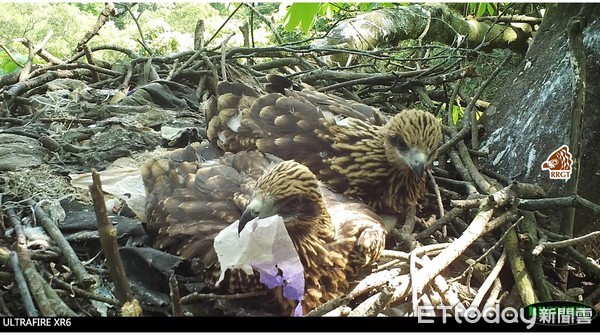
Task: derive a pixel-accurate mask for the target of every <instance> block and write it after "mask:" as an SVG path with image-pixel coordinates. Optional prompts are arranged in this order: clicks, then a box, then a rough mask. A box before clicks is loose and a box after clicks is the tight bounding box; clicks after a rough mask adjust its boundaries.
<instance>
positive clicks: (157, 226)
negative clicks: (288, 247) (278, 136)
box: [141, 143, 386, 315]
mask: <svg viewBox="0 0 600 335" xmlns="http://www.w3.org/2000/svg"><path fill="white" fill-rule="evenodd" d="M202 150H203V146H202V145H200V144H198V143H194V144H192V145H189V146H188V147H186V148H185V149H178V150H175V151H173V152H170V153H169V154H168V155H167V156H166V157H162V158H152V159H148V160H147V161H146V162H144V164H143V166H142V168H141V170H142V178H143V181H144V186H145V188H146V194H147V204H146V215H147V224H146V230H147V231H148V233H149V234H150V235H151V236H154V242H153V246H154V247H155V248H158V249H162V250H165V251H168V252H170V253H173V254H177V255H180V256H181V257H182V258H184V259H194V258H197V259H198V260H199V261H201V262H202V264H203V265H204V273H203V276H204V279H205V281H206V282H207V283H208V284H209V285H212V286H216V287H215V288H216V290H217V292H220V293H239V292H246V291H251V290H254V289H256V288H258V287H264V286H261V284H260V283H259V279H258V275H257V274H256V271H255V273H254V275H247V274H246V273H245V272H244V271H242V270H237V269H234V270H232V269H227V270H226V272H225V278H224V280H223V281H221V282H220V283H219V284H218V285H216V284H215V283H216V282H217V278H218V277H219V274H220V265H219V262H218V258H217V254H216V252H215V249H214V246H213V241H214V239H215V236H216V235H217V234H218V233H219V232H220V231H221V230H222V229H224V228H225V227H227V226H229V225H230V224H231V223H232V222H234V221H236V220H237V219H240V222H239V227H240V228H239V229H240V231H241V229H242V228H243V227H244V225H245V224H246V223H247V222H248V221H249V220H251V219H252V218H254V217H259V218H265V217H269V216H273V215H279V216H280V217H281V218H282V219H283V222H284V224H285V228H286V230H287V232H288V234H289V236H290V238H291V240H292V242H293V245H294V248H295V249H296V250H297V253H298V257H299V259H300V262H301V263H302V266H303V268H304V278H305V290H304V297H303V300H302V309H303V311H304V313H306V312H308V311H310V310H311V309H313V308H315V307H316V306H318V305H320V304H322V303H324V302H325V301H327V300H330V299H332V298H334V297H337V296H340V295H342V294H344V293H346V291H347V289H348V288H349V282H348V276H350V275H352V274H354V273H355V272H356V271H357V270H360V269H361V268H364V267H365V266H367V265H369V264H371V263H372V262H374V261H376V260H377V259H378V258H379V255H380V253H381V251H382V250H383V248H384V244H385V236H386V231H385V228H384V226H383V223H382V222H381V219H380V218H379V217H378V216H377V215H376V214H374V213H373V212H372V211H371V210H370V208H369V207H368V206H366V205H364V204H362V203H360V202H358V201H354V200H351V199H348V198H347V197H345V196H343V195H340V194H336V193H333V192H331V191H330V190H328V189H327V188H326V187H324V186H322V185H321V184H320V183H319V182H318V180H317V179H316V177H315V175H314V174H313V173H312V172H311V171H310V170H309V169H308V168H306V167H305V166H303V165H301V164H299V163H296V162H294V161H281V160H280V159H278V158H276V157H273V156H268V155H267V156H265V155H264V154H262V153H260V152H256V151H252V152H239V153H236V154H232V153H226V154H225V155H224V156H223V157H220V158H218V159H213V160H209V161H204V159H203V152H202ZM272 292H273V294H274V296H275V299H276V301H277V302H278V303H279V305H280V307H281V310H282V312H283V314H284V315H291V313H292V311H293V310H294V308H295V306H296V305H297V302H293V301H289V300H288V299H285V298H284V297H283V295H282V290H281V287H279V288H276V289H274V290H273V291H272Z"/></svg>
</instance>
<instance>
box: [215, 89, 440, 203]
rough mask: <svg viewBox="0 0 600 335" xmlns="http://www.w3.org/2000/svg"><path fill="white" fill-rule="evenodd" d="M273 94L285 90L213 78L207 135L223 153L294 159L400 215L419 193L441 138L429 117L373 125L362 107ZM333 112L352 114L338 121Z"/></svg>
mask: <svg viewBox="0 0 600 335" xmlns="http://www.w3.org/2000/svg"><path fill="white" fill-rule="evenodd" d="M272 78H273V77H271V79H272ZM272 86H273V85H272ZM275 91H280V92H284V95H282V94H280V93H271V94H262V95H261V94H260V93H257V92H256V91H254V90H253V89H251V88H249V87H247V86H245V85H244V84H240V83H227V82H221V83H219V85H218V87H217V95H216V97H213V98H212V99H211V100H210V101H208V102H207V104H206V105H205V110H206V116H207V120H208V122H209V123H208V127H207V135H208V138H209V140H211V141H213V142H214V143H217V144H218V145H219V146H220V147H221V148H222V149H223V150H225V151H231V152H238V151H241V150H255V149H257V150H259V151H261V152H265V153H270V154H273V155H276V156H278V157H281V158H282V159H295V160H297V161H299V162H301V163H303V164H304V165H306V166H308V167H309V168H310V169H311V171H312V172H313V173H315V175H316V176H317V178H318V179H319V180H321V181H323V182H325V183H327V184H328V185H329V186H330V187H331V188H332V189H334V190H335V191H337V192H340V193H344V194H346V195H348V196H351V197H353V198H357V199H360V200H362V201H364V202H366V203H367V204H369V205H371V206H372V207H373V208H374V209H376V210H377V211H383V212H399V211H402V209H403V208H404V207H405V206H407V205H412V204H415V203H416V202H417V201H418V200H419V199H420V198H422V196H423V193H424V191H425V174H424V173H423V172H424V170H425V169H426V168H427V167H428V164H429V163H430V162H431V160H432V159H433V157H432V154H433V153H434V151H435V149H436V148H437V147H438V145H439V143H440V141H441V138H442V131H441V126H440V124H439V122H438V121H437V120H436V119H435V117H434V116H433V115H432V114H430V113H427V112H424V111H420V110H416V109H410V110H405V111H402V112H400V113H398V114H396V115H394V116H393V117H391V118H390V119H389V120H388V121H387V122H386V123H385V124H384V125H381V126H379V125H376V124H373V122H375V123H376V122H377V120H378V119H379V117H378V115H380V114H379V113H378V112H377V111H376V110H375V109H374V108H371V109H369V108H366V107H365V106H366V105H361V104H352V103H349V102H348V103H346V104H343V103H342V102H341V101H345V100H343V99H341V98H339V97H330V98H329V99H327V97H328V96H327V95H325V94H321V93H318V94H316V93H315V92H312V91H310V90H303V91H300V92H298V91H292V90H289V89H284V88H276V89H275ZM315 97H318V98H315ZM356 106H359V107H356ZM367 107H368V106H367ZM349 110H352V111H353V113H350V112H348V111H349ZM332 111H333V112H336V111H337V112H339V111H341V113H342V114H343V115H351V116H353V117H348V118H346V119H345V120H343V121H341V122H336V120H335V119H334V117H332V115H331V114H330V112H332ZM360 115H362V116H361V117H359V118H357V117H356V116H360Z"/></svg>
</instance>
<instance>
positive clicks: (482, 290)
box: [471, 249, 506, 308]
mask: <svg viewBox="0 0 600 335" xmlns="http://www.w3.org/2000/svg"><path fill="white" fill-rule="evenodd" d="M505 260H506V249H504V250H503V251H502V255H501V256H500V258H499V259H498V262H496V265H495V266H494V268H493V269H492V271H491V272H490V274H489V275H488V276H487V277H486V278H485V281H484V282H483V284H481V286H480V287H479V290H477V295H475V298H473V301H471V307H473V308H478V307H479V306H480V305H481V302H483V298H484V297H485V296H486V295H487V292H488V290H489V289H490V287H492V285H493V284H494V283H495V282H496V279H498V275H499V274H500V270H502V268H503V267H504V261H505Z"/></svg>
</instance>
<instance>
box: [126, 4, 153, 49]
mask: <svg viewBox="0 0 600 335" xmlns="http://www.w3.org/2000/svg"><path fill="white" fill-rule="evenodd" d="M127 12H128V13H129V15H130V16H131V18H132V19H133V22H134V23H135V26H136V27H137V30H138V33H139V34H140V40H139V41H138V42H140V44H141V45H142V47H143V48H144V50H146V52H147V53H148V54H149V55H153V54H154V52H153V51H152V50H151V49H150V48H149V47H148V43H146V38H145V37H144V31H143V30H142V26H141V25H140V22H139V19H140V16H142V12H140V14H139V15H138V16H137V17H135V15H133V12H132V11H131V7H129V6H128V7H127Z"/></svg>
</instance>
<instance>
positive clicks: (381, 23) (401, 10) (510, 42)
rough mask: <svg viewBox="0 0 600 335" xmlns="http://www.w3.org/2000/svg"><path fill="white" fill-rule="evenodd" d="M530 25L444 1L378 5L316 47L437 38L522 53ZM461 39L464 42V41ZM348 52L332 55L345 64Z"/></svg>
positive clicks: (394, 43) (358, 46)
mask: <svg viewBox="0 0 600 335" xmlns="http://www.w3.org/2000/svg"><path fill="white" fill-rule="evenodd" d="M531 32H532V28H531V25H529V24H527V23H509V24H493V22H489V21H487V22H479V21H477V20H475V19H472V18H464V17H463V16H462V15H460V14H459V13H457V12H456V11H454V10H452V9H450V8H448V6H446V5H445V4H426V5H423V6H421V5H409V6H399V7H397V8H386V9H380V10H376V11H373V12H369V13H365V14H362V15H359V16H357V17H355V18H352V19H349V20H344V21H341V22H340V23H339V24H338V25H336V26H335V28H333V29H332V30H331V31H330V32H329V34H327V36H326V37H325V38H324V39H319V40H317V41H316V42H315V43H314V46H315V47H326V46H337V47H344V48H354V49H360V50H373V49H375V48H392V47H396V46H398V44H399V43H400V42H401V41H403V40H422V41H423V42H425V43H428V42H432V41H436V42H441V43H444V44H447V45H457V42H459V43H458V45H459V46H460V47H467V48H477V47H479V48H480V50H482V51H490V50H492V49H496V48H502V49H510V50H512V51H515V52H518V53H525V51H526V50H527V42H528V39H529V38H530V37H531ZM463 42H464V44H463ZM347 57H348V55H343V54H342V55H336V56H334V58H333V59H332V60H333V61H335V62H339V63H341V64H344V63H345V62H346V60H347Z"/></svg>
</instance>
